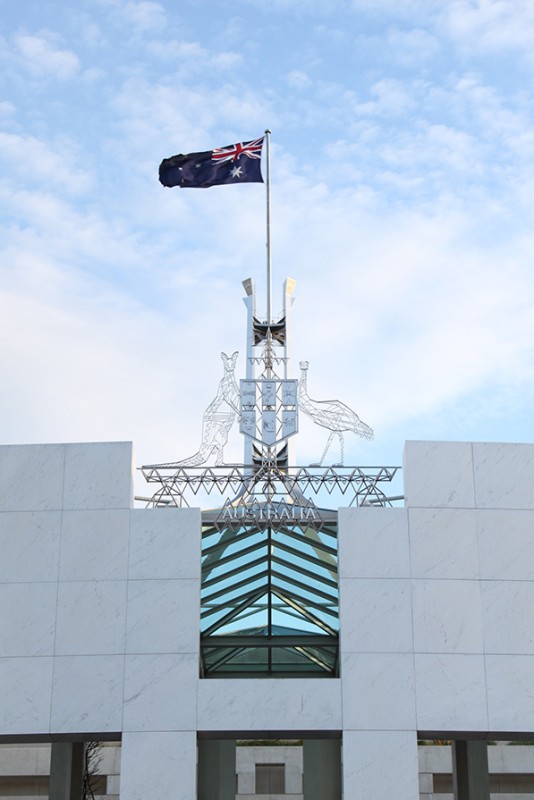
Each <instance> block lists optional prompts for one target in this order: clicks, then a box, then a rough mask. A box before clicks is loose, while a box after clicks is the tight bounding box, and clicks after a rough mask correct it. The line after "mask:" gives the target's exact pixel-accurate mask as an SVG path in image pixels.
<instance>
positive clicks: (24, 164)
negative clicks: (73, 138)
mask: <svg viewBox="0 0 534 800" xmlns="http://www.w3.org/2000/svg"><path fill="white" fill-rule="evenodd" d="M0 162H3V163H4V186H5V185H6V184H7V183H9V182H10V181H11V180H12V179H13V178H15V180H14V181H13V183H14V184H15V183H17V184H18V185H21V183H20V179H21V178H22V179H23V181H22V185H24V183H25V180H26V179H27V178H28V177H29V176H31V183H32V185H33V186H35V185H36V183H39V182H42V183H45V184H46V186H47V187H50V186H51V185H52V186H61V187H62V189H63V190H66V191H67V192H68V193H69V194H70V193H72V194H78V193H82V192H84V191H86V190H87V189H88V188H89V186H90V184H91V178H90V175H89V173H88V172H87V171H86V170H84V169H83V168H81V167H80V166H79V164H78V163H76V157H75V154H74V152H73V149H72V146H71V145H70V143H68V142H67V141H66V140H65V139H63V140H61V141H60V143H59V144H58V145H57V146H56V147H51V146H50V145H49V144H47V143H46V142H43V141H40V140H39V139H37V138H36V137H35V136H28V135H20V134H15V133H4V132H2V131H0ZM8 168H9V169H8Z"/></svg>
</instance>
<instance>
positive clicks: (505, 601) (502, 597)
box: [481, 581, 534, 655]
mask: <svg viewBox="0 0 534 800" xmlns="http://www.w3.org/2000/svg"><path fill="white" fill-rule="evenodd" d="M481 589H482V604H483V609H484V650H485V652H486V653H498V654H506V653H509V654H510V655H512V654H522V655H534V617H533V615H532V609H533V608H534V582H531V581H482V583H481Z"/></svg>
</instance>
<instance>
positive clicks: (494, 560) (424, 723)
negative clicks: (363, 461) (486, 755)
mask: <svg viewBox="0 0 534 800" xmlns="http://www.w3.org/2000/svg"><path fill="white" fill-rule="evenodd" d="M132 469H133V457H132V447H131V445H130V444H129V443H104V444H64V445H35V446H30V445H24V446H4V447H0V552H1V553H2V556H3V557H2V559H0V601H1V604H2V605H1V607H2V610H3V613H2V615H0V687H1V690H2V703H1V704H0V740H1V741H4V742H5V741H21V740H27V741H28V742H29V741H32V740H34V741H35V740H37V739H39V737H42V738H43V740H45V739H46V738H47V737H51V736H54V735H62V736H65V737H69V736H72V737H73V738H75V737H78V738H79V737H80V736H81V737H82V738H84V737H87V738H91V739H97V738H108V739H110V740H116V739H117V738H121V737H122V767H121V798H124V800H141V798H146V797H147V796H150V797H151V798H153V799H154V800H160V798H161V800H167V798H168V797H170V796H172V797H174V798H176V800H186V798H187V799H188V800H192V798H194V797H195V782H196V774H195V772H196V742H197V732H199V731H200V732H202V733H203V734H207V733H212V734H213V736H214V738H218V737H221V736H223V735H231V734H232V733H235V735H236V737H237V736H238V735H242V734H243V733H247V734H249V735H250V736H251V737H260V736H267V735H269V734H270V733H272V732H276V733H280V734H282V733H283V734H285V735H287V736H288V737H290V736H291V734H298V735H303V734H306V733H308V734H310V735H315V736H319V737H320V736H323V737H325V736H329V735H341V736H342V742H343V775H344V798H345V800H359V799H360V798H365V800H374V798H376V800H383V798H384V797H393V796H394V797H395V798H396V800H417V798H418V796H419V785H418V755H417V739H418V737H419V738H431V737H432V736H436V737H439V738H443V739H445V738H452V737H454V736H455V735H457V736H459V737H463V738H466V739H468V738H469V737H472V738H476V737H486V738H506V739H513V738H516V737H520V736H521V735H524V734H532V737H531V738H534V623H533V622H532V618H531V615H530V613H529V610H530V608H531V607H532V600H533V599H534V535H533V533H532V525H531V523H532V522H534V492H533V491H532V478H533V477H534V446H533V445H524V444H517V445H513V444H489V443H473V444H472V443H454V442H408V443H407V444H406V449H405V459H404V485H405V505H404V507H403V508H371V507H362V508H352V509H340V510H339V566H340V638H341V669H340V677H339V678H336V679H305V680H304V679H302V680H301V679H278V680H276V679H272V680H263V679H261V680H255V679H243V680H236V679H220V680H200V679H199V677H198V660H199V622H198V619H199V602H200V600H199V598H200V523H201V517H200V511H199V510H197V509H171V508H166V509H140V508H134V507H133V496H132V485H133V481H132Z"/></svg>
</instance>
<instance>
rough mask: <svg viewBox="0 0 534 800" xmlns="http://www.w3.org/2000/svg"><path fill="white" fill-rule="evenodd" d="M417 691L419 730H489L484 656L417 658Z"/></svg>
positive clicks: (424, 655) (431, 655)
mask: <svg viewBox="0 0 534 800" xmlns="http://www.w3.org/2000/svg"><path fill="white" fill-rule="evenodd" d="M415 691H416V708H417V728H418V730H420V731H454V730H457V731H458V730H460V731H481V730H487V728H488V711H487V703H486V680H485V672H484V656H482V655H449V654H447V655H443V654H436V653H428V654H423V655H416V656H415Z"/></svg>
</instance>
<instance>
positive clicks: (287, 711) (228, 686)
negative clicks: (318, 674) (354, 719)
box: [197, 678, 341, 732]
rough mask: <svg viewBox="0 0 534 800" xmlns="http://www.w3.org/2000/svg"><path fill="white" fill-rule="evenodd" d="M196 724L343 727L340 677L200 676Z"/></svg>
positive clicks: (234, 727)
mask: <svg viewBox="0 0 534 800" xmlns="http://www.w3.org/2000/svg"><path fill="white" fill-rule="evenodd" d="M259 697H261V702H258V698H259ZM197 727H198V730H204V731H211V730H213V731H218V730H219V731H225V730H249V731H251V732H252V731H270V730H280V729H282V730H286V731H292V730H294V731H299V730H340V729H341V681H340V680H338V679H336V678H333V679H331V680H321V679H302V680H276V679H267V678H266V679H263V680H255V679H248V680H245V679H220V680H199V682H198V723H197Z"/></svg>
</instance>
